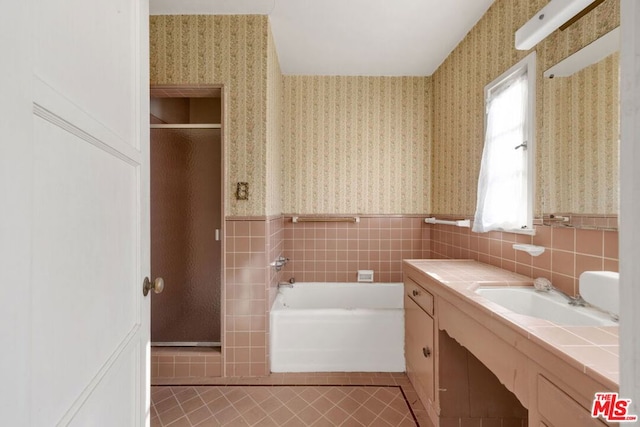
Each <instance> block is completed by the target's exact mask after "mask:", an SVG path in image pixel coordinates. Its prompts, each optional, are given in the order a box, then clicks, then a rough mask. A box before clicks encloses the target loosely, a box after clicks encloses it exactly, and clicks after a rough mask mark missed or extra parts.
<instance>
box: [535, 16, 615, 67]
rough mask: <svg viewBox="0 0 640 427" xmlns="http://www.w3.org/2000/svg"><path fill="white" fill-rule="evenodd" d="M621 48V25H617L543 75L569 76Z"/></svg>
mask: <svg viewBox="0 0 640 427" xmlns="http://www.w3.org/2000/svg"><path fill="white" fill-rule="evenodd" d="M619 49H620V27H616V28H614V29H613V30H611V31H609V32H608V33H607V34H605V35H604V36H602V37H600V38H599V39H597V40H596V41H594V42H592V43H590V44H588V45H586V46H585V47H583V48H582V49H580V50H579V51H577V52H576V53H574V54H572V55H570V56H568V57H566V58H565V59H563V60H562V61H560V62H558V63H557V64H556V65H554V66H553V67H551V68H549V69H548V70H547V71H545V72H544V73H543V74H542V75H543V76H545V77H547V78H551V79H552V78H554V77H569V76H571V75H573V74H575V73H577V72H578V71H580V70H582V69H584V68H587V67H588V66H590V65H592V64H595V63H597V62H600V61H601V60H602V59H604V58H606V57H607V56H609V55H611V54H613V53H614V52H617V51H618V50H619Z"/></svg>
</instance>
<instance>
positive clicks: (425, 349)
mask: <svg viewBox="0 0 640 427" xmlns="http://www.w3.org/2000/svg"><path fill="white" fill-rule="evenodd" d="M422 354H424V357H429V356H431V349H430V348H429V347H423V348H422Z"/></svg>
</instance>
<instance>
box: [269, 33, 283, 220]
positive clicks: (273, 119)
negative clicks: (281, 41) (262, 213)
mask: <svg viewBox="0 0 640 427" xmlns="http://www.w3.org/2000/svg"><path fill="white" fill-rule="evenodd" d="M267 49H268V50H267V165H266V167H267V188H266V192H267V193H266V198H267V200H266V203H267V208H266V214H267V215H280V214H281V213H282V198H283V197H282V194H283V193H282V191H281V188H280V184H281V181H282V135H283V129H282V127H283V121H282V114H283V111H282V106H283V96H284V87H283V84H284V82H283V79H282V72H281V71H280V63H279V61H278V52H277V51H276V45H275V42H274V40H273V34H272V33H271V25H270V24H269V34H268V44H267Z"/></svg>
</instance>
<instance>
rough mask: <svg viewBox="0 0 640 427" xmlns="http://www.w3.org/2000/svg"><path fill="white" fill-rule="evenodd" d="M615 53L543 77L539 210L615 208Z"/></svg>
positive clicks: (601, 210)
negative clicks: (545, 152)
mask: <svg viewBox="0 0 640 427" xmlns="http://www.w3.org/2000/svg"><path fill="white" fill-rule="evenodd" d="M618 62H619V54H617V53H616V54H614V55H611V56H609V57H607V58H605V59H604V60H602V61H600V62H598V63H597V64H594V65H591V66H590V67H588V68H586V69H584V70H582V71H580V72H578V73H576V74H574V75H573V76H571V77H556V78H554V79H545V80H544V81H543V83H542V84H543V92H544V108H543V114H544V116H543V123H544V130H543V132H544V135H543V138H544V141H545V143H547V144H548V148H549V152H550V158H549V160H548V163H546V164H545V165H544V168H545V170H546V172H545V175H548V176H553V177H554V178H555V179H553V180H549V182H548V185H546V186H544V187H543V188H541V189H540V193H541V194H540V195H541V197H542V200H543V210H544V212H582V213H591V214H610V213H617V212H618V173H617V171H618V145H619V144H618V139H619V111H618V110H619V108H618V106H619V87H618V86H619V84H618V76H619V73H618V70H619V66H618Z"/></svg>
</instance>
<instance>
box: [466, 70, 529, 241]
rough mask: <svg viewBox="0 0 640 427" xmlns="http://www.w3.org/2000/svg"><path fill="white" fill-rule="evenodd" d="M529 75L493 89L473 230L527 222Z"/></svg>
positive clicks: (508, 227)
mask: <svg viewBox="0 0 640 427" xmlns="http://www.w3.org/2000/svg"><path fill="white" fill-rule="evenodd" d="M526 110H527V75H526V73H524V74H520V75H516V76H514V77H511V78H509V79H508V80H507V81H505V82H504V83H502V84H500V86H498V87H496V88H495V89H493V90H492V91H490V92H489V95H488V99H487V113H486V114H487V122H486V126H487V129H486V135H485V142H484V151H483V153H482V163H481V165H480V177H479V179H478V200H477V205H476V214H475V220H474V223H473V231H476V232H487V231H491V230H515V229H521V228H522V226H524V225H526V224H527V209H528V200H527V193H528V191H527V187H528V184H527V154H528V153H527V150H526V147H522V146H521V147H520V148H517V149H516V147H517V146H519V145H521V144H523V143H525V144H526V126H527V123H526V117H527V111H526Z"/></svg>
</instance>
